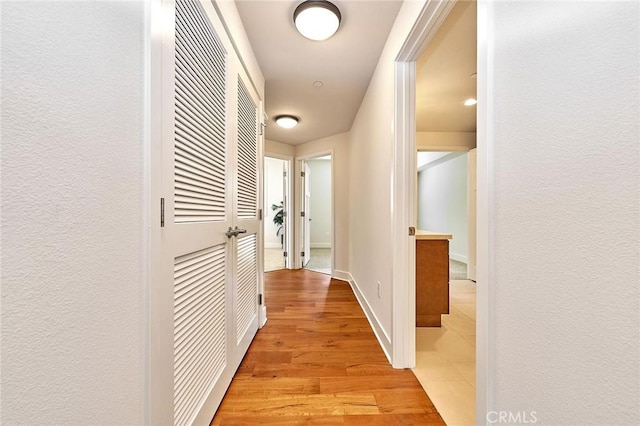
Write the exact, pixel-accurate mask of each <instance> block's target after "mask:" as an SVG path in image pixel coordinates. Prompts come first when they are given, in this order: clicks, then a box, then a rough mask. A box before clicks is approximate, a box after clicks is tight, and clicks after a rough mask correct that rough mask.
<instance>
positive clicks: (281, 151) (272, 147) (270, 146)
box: [264, 124, 296, 158]
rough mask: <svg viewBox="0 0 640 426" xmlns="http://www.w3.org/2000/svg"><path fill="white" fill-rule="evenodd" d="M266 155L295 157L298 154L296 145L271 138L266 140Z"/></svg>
mask: <svg viewBox="0 0 640 426" xmlns="http://www.w3.org/2000/svg"><path fill="white" fill-rule="evenodd" d="M272 125H273V124H272ZM264 152H265V155H269V154H271V155H274V154H275V155H284V156H286V157H292V158H293V157H294V156H295V155H296V147H295V146H293V145H288V144H286V143H282V142H276V141H272V140H269V139H265V140H264Z"/></svg>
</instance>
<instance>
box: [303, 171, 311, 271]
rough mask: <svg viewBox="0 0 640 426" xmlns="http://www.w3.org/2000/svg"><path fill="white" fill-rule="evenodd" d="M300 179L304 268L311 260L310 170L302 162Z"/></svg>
mask: <svg viewBox="0 0 640 426" xmlns="http://www.w3.org/2000/svg"><path fill="white" fill-rule="evenodd" d="M302 179H303V186H302V187H303V188H304V198H303V203H304V207H303V215H302V229H303V241H304V247H303V250H302V253H303V254H302V267H303V268H304V267H305V266H307V264H308V263H309V260H311V185H310V179H311V169H310V168H309V165H308V164H307V162H306V161H305V162H304V174H303V176H302Z"/></svg>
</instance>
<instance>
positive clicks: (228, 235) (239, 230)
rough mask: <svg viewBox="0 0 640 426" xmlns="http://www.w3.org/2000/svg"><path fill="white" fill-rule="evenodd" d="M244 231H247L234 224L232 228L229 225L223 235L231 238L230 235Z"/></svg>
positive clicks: (235, 235)
mask: <svg viewBox="0 0 640 426" xmlns="http://www.w3.org/2000/svg"><path fill="white" fill-rule="evenodd" d="M246 233H247V230H246V229H240V228H238V227H237V226H236V227H235V228H233V229H232V228H231V227H229V229H228V230H227V232H225V235H226V236H227V238H231V237H237V236H238V235H239V234H246Z"/></svg>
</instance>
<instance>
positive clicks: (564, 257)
mask: <svg viewBox="0 0 640 426" xmlns="http://www.w3.org/2000/svg"><path fill="white" fill-rule="evenodd" d="M639 12H640V11H639V5H638V3H637V2H560V1H559V2H495V3H492V4H491V7H490V8H489V12H488V16H489V29H490V31H491V32H493V38H494V42H493V44H491V45H490V48H491V49H492V52H493V55H492V57H491V61H490V63H489V66H490V69H491V67H492V68H493V74H492V75H490V76H489V78H490V80H489V85H490V87H491V86H492V87H493V89H492V90H490V92H489V93H490V94H489V101H490V102H492V103H491V104H490V106H491V108H492V110H493V113H492V115H491V117H492V120H491V121H490V123H489V125H490V126H491V127H492V128H493V141H492V145H493V155H492V158H493V163H494V167H495V168H494V176H493V178H494V182H495V204H494V209H495V210H494V217H493V220H494V222H495V228H494V238H495V240H494V244H493V246H494V247H495V253H494V255H495V264H494V266H493V275H494V279H493V280H492V281H493V282H491V283H490V285H491V286H492V291H491V293H490V294H491V295H492V301H491V306H490V307H489V312H491V317H490V318H492V320H491V322H492V324H493V325H492V327H493V333H494V337H495V339H494V341H493V342H490V343H491V345H492V349H491V351H492V355H491V358H493V365H494V367H495V369H494V371H491V372H490V373H489V374H490V377H491V378H492V381H493V386H492V389H493V393H494V394H493V395H492V396H491V397H490V401H491V400H492V401H493V403H492V405H493V408H495V409H496V410H504V411H512V412H517V411H525V412H529V411H535V412H536V417H537V420H538V424H546V425H550V424H554V425H558V424H573V425H578V424H579V425H602V424H616V425H637V424H640V406H639V401H640V392H639V386H640V384H639V383H640V380H639V377H640V371H639V365H640V360H639V352H640V351H639V341H640V336H639V330H640V324H639V312H640V311H639V301H640V294H639V285H638V283H639V281H640V277H639V273H638V265H639V264H640V258H639V252H638V247H639V236H640V227H639V218H640V209H639V194H640V187H639V181H640V162H639V155H640V151H639V149H640V148H639V146H640V144H639V135H640V128H639V120H638V118H639V112H640V109H639V99H640V89H639V81H638V75H639V74H640V72H639V64H640V60H639V59H640V58H639V55H640V46H639V43H640V33H639V29H638V28H639ZM480 284H481V283H479V285H480Z"/></svg>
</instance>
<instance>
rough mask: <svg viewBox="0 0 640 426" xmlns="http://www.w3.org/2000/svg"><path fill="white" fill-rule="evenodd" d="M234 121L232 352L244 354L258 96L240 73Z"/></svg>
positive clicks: (252, 277)
mask: <svg viewBox="0 0 640 426" xmlns="http://www.w3.org/2000/svg"><path fill="white" fill-rule="evenodd" d="M235 90H236V93H237V102H238V105H237V123H236V144H235V148H236V155H235V159H236V161H235V167H234V170H235V179H234V182H235V190H234V191H233V192H234V216H235V223H237V226H238V227H239V228H240V229H241V230H242V231H246V232H243V233H242V234H239V235H238V237H237V238H238V240H237V245H236V259H235V264H236V267H237V274H236V276H235V278H236V285H235V289H236V292H235V294H234V312H235V319H236V332H237V335H236V351H237V353H238V354H239V356H240V355H244V353H245V352H246V350H247V348H248V347H249V344H250V343H251V339H252V338H253V336H254V335H255V333H256V331H257V330H258V308H259V306H258V304H257V300H258V288H259V279H260V277H261V275H262V274H259V270H258V269H259V266H258V265H259V263H258V253H261V252H262V250H259V249H258V247H259V243H260V231H261V229H262V226H261V223H260V218H259V217H258V215H259V210H258V208H259V207H258V206H260V202H261V200H260V197H259V188H260V182H259V176H260V173H259V162H258V158H259V155H260V146H261V143H260V142H261V141H260V135H259V127H258V126H259V113H260V110H259V102H258V97H257V95H256V93H255V91H254V90H252V88H251V85H250V84H248V79H247V78H246V75H245V74H244V72H239V74H238V76H237V81H236V89H235Z"/></svg>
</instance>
